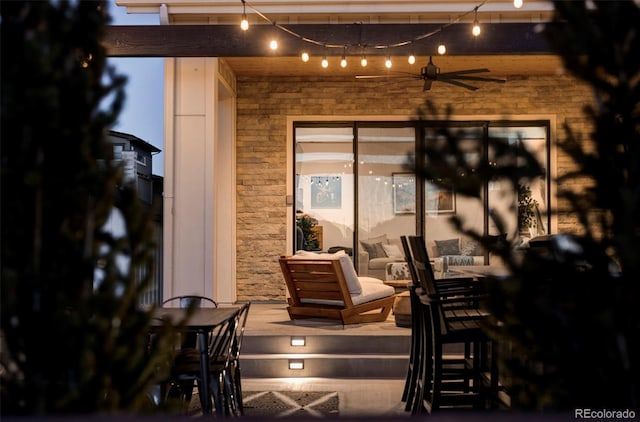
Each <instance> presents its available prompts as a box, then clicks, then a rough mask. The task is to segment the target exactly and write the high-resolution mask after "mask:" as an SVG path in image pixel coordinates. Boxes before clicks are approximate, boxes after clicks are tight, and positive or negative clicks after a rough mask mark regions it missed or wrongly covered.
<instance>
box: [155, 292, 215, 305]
mask: <svg viewBox="0 0 640 422" xmlns="http://www.w3.org/2000/svg"><path fill="white" fill-rule="evenodd" d="M191 304H194V306H195V307H197V308H200V307H202V305H207V304H209V305H212V306H213V307H214V308H217V307H218V304H217V303H216V301H215V300H213V299H211V298H210V297H206V296H198V295H183V296H174V297H170V298H169V299H166V300H165V301H164V302H162V307H163V308H188V307H189V306H190V305H191ZM175 305H178V306H175Z"/></svg>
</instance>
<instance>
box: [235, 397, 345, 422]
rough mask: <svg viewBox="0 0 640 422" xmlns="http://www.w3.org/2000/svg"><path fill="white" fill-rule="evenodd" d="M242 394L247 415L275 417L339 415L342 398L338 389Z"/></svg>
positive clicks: (325, 416)
mask: <svg viewBox="0 0 640 422" xmlns="http://www.w3.org/2000/svg"><path fill="white" fill-rule="evenodd" d="M242 395H243V398H244V401H243V403H244V414H245V416H262V417H273V418H287V417H298V418H299V417H307V418H309V417H315V418H327V417H331V418H333V417H337V416H339V405H340V400H339V398H338V393H337V392H336V391H246V392H243V394H242Z"/></svg>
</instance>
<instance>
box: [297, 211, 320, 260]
mask: <svg viewBox="0 0 640 422" xmlns="http://www.w3.org/2000/svg"><path fill="white" fill-rule="evenodd" d="M296 225H297V226H298V228H299V229H300V231H302V237H303V239H304V242H303V244H302V249H304V250H305V251H317V250H318V249H320V248H319V245H318V239H317V237H316V233H315V232H314V231H313V228H314V227H315V226H317V225H318V220H316V219H315V218H313V217H311V216H309V215H308V214H304V213H302V212H299V213H298V216H297V218H296Z"/></svg>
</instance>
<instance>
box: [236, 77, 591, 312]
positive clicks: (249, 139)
mask: <svg viewBox="0 0 640 422" xmlns="http://www.w3.org/2000/svg"><path fill="white" fill-rule="evenodd" d="M237 82H238V86H237V90H238V91H237V92H238V98H237V113H238V115H237V131H236V136H237V150H236V154H237V169H236V177H237V180H236V188H237V189H236V195H237V196H236V200H237V214H236V215H237V221H238V227H237V237H236V238H237V261H236V267H237V273H236V274H237V276H236V282H237V296H238V300H248V299H251V300H256V301H282V300H284V299H285V297H286V292H285V286H284V282H283V280H282V275H281V273H280V268H279V266H278V257H279V256H281V255H284V254H286V253H287V247H288V245H290V240H291V239H290V237H289V242H288V241H287V239H288V237H287V236H290V234H288V232H287V221H288V220H287V218H288V217H287V216H288V215H289V218H290V216H291V207H292V204H288V202H287V194H288V192H287V178H288V177H289V178H291V177H292V174H293V169H292V168H290V166H291V163H290V162H289V164H288V162H287V159H288V155H291V154H292V151H290V149H291V148H292V146H291V145H289V144H288V141H287V139H288V137H289V138H290V135H291V134H290V133H289V134H287V131H288V130H290V128H288V124H287V122H290V121H295V120H296V119H300V120H306V119H308V116H314V117H313V118H314V119H316V120H323V119H324V120H331V119H335V118H337V117H343V118H349V119H351V120H356V121H357V120H359V119H361V118H363V119H364V118H366V119H375V118H376V116H379V119H380V120H393V119H406V118H407V116H410V118H412V117H413V116H417V115H418V110H419V109H420V108H421V107H422V106H423V105H424V103H425V102H426V101H431V102H433V103H434V104H435V105H436V107H438V109H439V110H441V112H443V111H444V107H445V106H446V105H449V104H450V105H451V106H452V107H453V112H454V117H455V116H459V115H463V116H470V118H471V117H472V116H487V115H491V116H496V118H497V119H500V118H504V119H509V117H510V116H514V115H517V116H519V117H522V116H531V119H532V120H534V119H536V118H539V116H540V115H541V114H544V115H549V116H553V117H554V118H553V123H552V124H554V125H556V126H555V127H552V134H554V135H555V134H556V133H557V134H558V136H561V137H562V136H564V131H563V125H564V124H565V123H568V124H570V125H571V126H572V127H573V128H574V129H576V130H577V131H578V132H582V133H583V135H584V136H583V139H585V140H588V138H589V136H588V134H589V130H590V125H589V123H588V121H587V120H586V119H585V117H584V116H583V113H582V109H583V107H584V105H585V104H586V103H589V102H591V101H592V98H591V91H590V90H589V88H588V87H587V86H585V85H584V84H581V83H579V82H578V81H576V80H575V79H573V78H571V77H570V76H566V75H563V76H555V77H511V78H509V79H508V82H507V83H506V84H494V85H492V84H483V85H482V86H481V87H480V89H479V90H478V91H473V92H472V91H467V90H464V89H461V88H458V87H455V86H451V87H449V86H447V85H445V84H437V83H436V84H434V85H433V87H432V89H431V91H427V92H423V91H422V84H421V83H420V82H419V81H418V82H416V81H413V80H407V81H404V80H401V79H393V80H384V79H380V80H379V79H375V80H366V81H365V80H355V79H352V78H340V77H326V78H302V77H299V78H298V77H287V78H267V77H253V78H247V77H244V78H243V77H239V78H238V81H237ZM363 116H366V117H363ZM439 117H442V116H439ZM427 118H428V117H427ZM288 135H289V136H288ZM585 142H588V141H585ZM557 154H558V156H557V159H556V158H552V159H553V165H556V164H557V169H553V168H552V174H555V173H556V171H557V174H558V175H562V174H564V173H565V172H567V171H569V170H570V169H571V166H572V163H571V160H570V159H569V157H567V156H565V155H563V152H562V151H558V152H557ZM289 160H290V157H289ZM551 206H554V204H553V203H552V204H551ZM576 226H577V225H576V222H575V220H574V219H573V217H572V216H570V215H560V216H559V217H558V220H557V227H555V228H554V230H558V231H564V232H571V231H572V229H573V228H574V227H576Z"/></svg>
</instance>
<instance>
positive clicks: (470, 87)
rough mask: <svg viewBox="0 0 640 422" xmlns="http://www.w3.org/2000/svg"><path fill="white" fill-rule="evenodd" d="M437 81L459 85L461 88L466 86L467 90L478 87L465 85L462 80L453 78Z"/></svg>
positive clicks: (473, 89) (474, 89)
mask: <svg viewBox="0 0 640 422" xmlns="http://www.w3.org/2000/svg"><path fill="white" fill-rule="evenodd" d="M438 81H439V82H444V83H447V84H451V85H456V86H459V87H462V88H466V89H468V90H469V91H476V90H477V89H478V87H475V86H471V85H467V84H465V83H463V82H460V81H457V80H455V79H438Z"/></svg>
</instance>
